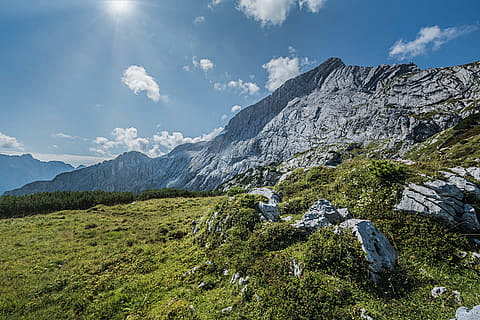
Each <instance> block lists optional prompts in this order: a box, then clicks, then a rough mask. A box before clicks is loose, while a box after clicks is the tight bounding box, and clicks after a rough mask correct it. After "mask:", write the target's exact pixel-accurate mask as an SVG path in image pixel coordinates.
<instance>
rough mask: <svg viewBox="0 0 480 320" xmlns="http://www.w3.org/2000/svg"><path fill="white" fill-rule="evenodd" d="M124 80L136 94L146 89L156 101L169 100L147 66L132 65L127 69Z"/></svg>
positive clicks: (149, 95)
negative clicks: (146, 68)
mask: <svg viewBox="0 0 480 320" xmlns="http://www.w3.org/2000/svg"><path fill="white" fill-rule="evenodd" d="M122 82H123V83H124V84H125V85H126V86H127V87H129V88H130V90H132V91H133V92H134V93H135V94H139V93H140V92H142V91H146V92H147V97H148V98H149V99H150V100H153V101H155V102H158V101H160V100H164V101H166V100H168V97H167V96H162V95H160V87H159V86H158V83H157V82H156V81H155V79H154V78H153V77H151V76H150V75H149V74H148V73H147V71H146V70H145V68H143V67H141V66H130V67H129V68H128V69H127V70H125V72H124V73H123V77H122Z"/></svg>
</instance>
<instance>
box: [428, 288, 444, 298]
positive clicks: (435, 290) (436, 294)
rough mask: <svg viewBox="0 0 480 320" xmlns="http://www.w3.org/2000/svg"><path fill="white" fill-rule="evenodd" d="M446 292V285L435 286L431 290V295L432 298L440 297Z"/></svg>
mask: <svg viewBox="0 0 480 320" xmlns="http://www.w3.org/2000/svg"><path fill="white" fill-rule="evenodd" d="M446 292H447V288H445V287H435V288H433V289H432V291H431V292H430V295H431V296H432V298H438V297H440V296H441V295H443V294H444V293H446Z"/></svg>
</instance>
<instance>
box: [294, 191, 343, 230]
mask: <svg viewBox="0 0 480 320" xmlns="http://www.w3.org/2000/svg"><path fill="white" fill-rule="evenodd" d="M345 210H346V209H344V210H342V213H340V212H339V211H338V210H337V209H336V208H335V207H334V206H333V205H332V204H331V203H330V201H328V200H323V199H322V200H318V201H317V202H315V203H314V204H313V205H312V206H311V207H310V209H308V211H307V212H306V213H305V214H304V215H303V217H302V219H301V220H299V221H297V222H295V223H294V224H292V226H294V227H295V228H299V229H304V230H306V231H309V232H313V231H315V230H317V229H319V228H325V227H331V226H334V225H337V224H339V223H341V222H343V221H344V220H345V219H346V217H347V216H349V214H348V210H346V211H345Z"/></svg>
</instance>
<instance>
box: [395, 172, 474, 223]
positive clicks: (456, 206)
mask: <svg viewBox="0 0 480 320" xmlns="http://www.w3.org/2000/svg"><path fill="white" fill-rule="evenodd" d="M465 198H466V197H465V194H464V192H463V191H462V190H461V189H460V188H459V187H457V185H456V184H455V183H451V182H447V181H444V180H435V181H430V182H426V183H425V184H423V185H417V184H414V183H411V184H409V185H408V186H406V187H405V189H404V190H403V194H402V198H401V200H400V203H399V204H398V205H397V206H396V207H395V209H396V210H399V211H406V212H412V213H418V214H425V215H429V216H432V217H435V218H438V219H441V220H443V221H444V222H446V223H448V224H449V225H451V226H452V227H458V228H461V229H463V230H467V231H473V232H476V231H478V230H480V223H479V220H478V217H477V213H476V212H475V209H474V208H473V207H472V206H471V205H470V204H468V203H465Z"/></svg>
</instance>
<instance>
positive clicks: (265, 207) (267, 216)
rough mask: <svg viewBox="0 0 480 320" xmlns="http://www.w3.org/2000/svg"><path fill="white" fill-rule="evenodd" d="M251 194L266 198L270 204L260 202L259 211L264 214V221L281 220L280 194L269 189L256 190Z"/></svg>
mask: <svg viewBox="0 0 480 320" xmlns="http://www.w3.org/2000/svg"><path fill="white" fill-rule="evenodd" d="M249 194H256V195H260V196H264V197H265V198H267V199H268V202H259V203H258V209H259V210H260V212H261V213H262V217H261V218H262V219H263V220H266V221H272V222H273V221H278V220H279V219H280V210H279V208H278V204H279V203H280V201H281V198H280V196H279V195H278V194H276V193H275V192H273V190H271V189H269V188H256V189H253V190H252V191H250V192H249Z"/></svg>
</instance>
